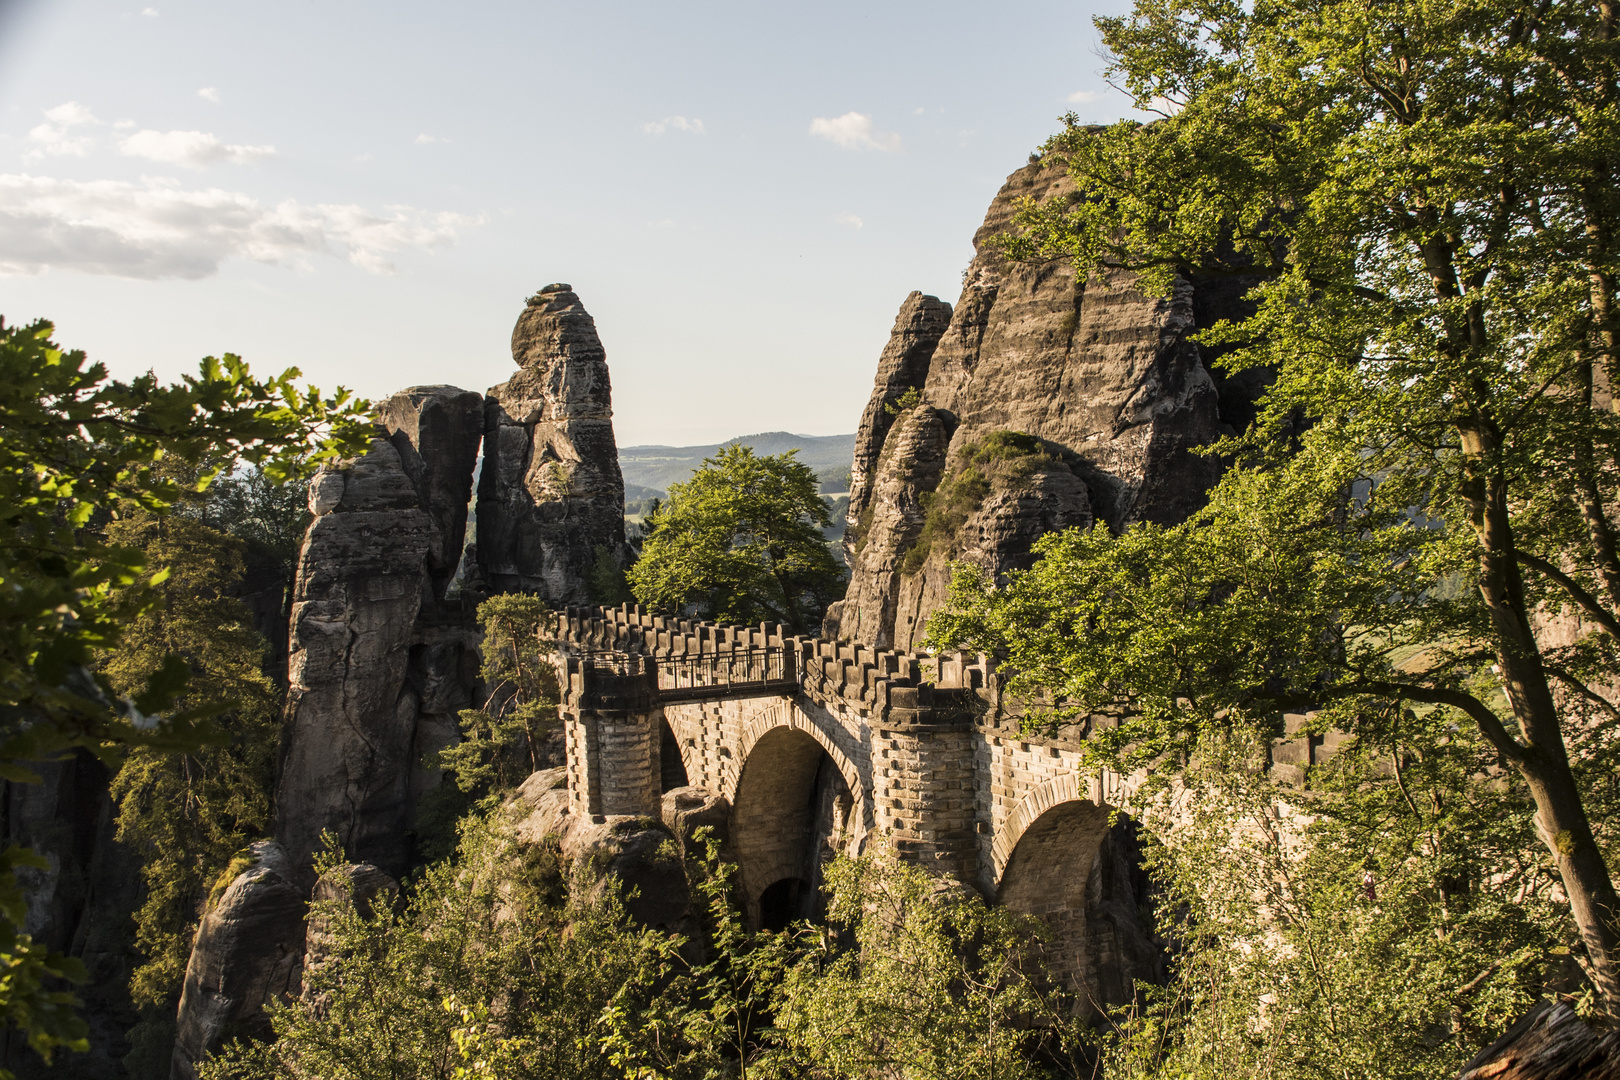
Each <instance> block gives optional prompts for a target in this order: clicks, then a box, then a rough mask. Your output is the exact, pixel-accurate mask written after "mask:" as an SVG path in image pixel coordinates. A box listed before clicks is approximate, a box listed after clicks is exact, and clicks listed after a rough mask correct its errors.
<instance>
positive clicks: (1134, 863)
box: [992, 774, 1167, 1014]
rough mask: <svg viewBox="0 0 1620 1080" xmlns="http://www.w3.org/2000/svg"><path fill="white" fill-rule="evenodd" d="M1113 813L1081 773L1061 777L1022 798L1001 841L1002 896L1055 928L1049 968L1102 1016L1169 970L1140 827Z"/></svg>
mask: <svg viewBox="0 0 1620 1080" xmlns="http://www.w3.org/2000/svg"><path fill="white" fill-rule="evenodd" d="M1113 815H1114V811H1113V810H1112V808H1110V807H1108V806H1106V805H1100V804H1099V803H1098V802H1094V801H1092V800H1091V799H1089V798H1086V797H1085V794H1084V792H1083V791H1082V781H1081V780H1080V778H1079V777H1077V776H1076V775H1074V774H1070V775H1067V776H1061V777H1055V778H1053V779H1051V780H1048V781H1045V782H1044V783H1042V784H1040V785H1038V786H1037V787H1036V788H1035V789H1034V790H1033V791H1031V792H1030V793H1029V794H1028V795H1026V796H1025V798H1024V799H1022V800H1021V801H1020V802H1019V804H1018V805H1017V806H1016V807H1015V808H1014V811H1013V813H1012V814H1011V815H1010V816H1009V817H1008V819H1007V822H1006V825H1005V827H1004V830H1003V831H1002V833H1001V834H1000V835H998V836H997V838H996V843H995V844H994V845H993V847H992V857H993V861H994V862H995V871H996V882H995V886H996V888H995V897H996V901H997V902H998V903H1000V904H1002V905H1004V906H1005V907H1007V908H1009V909H1010V910H1013V911H1017V912H1020V913H1022V914H1026V915H1034V916H1036V917H1037V918H1039V919H1041V920H1042V921H1043V922H1044V923H1045V924H1046V926H1047V928H1048V929H1049V930H1050V931H1051V938H1050V940H1049V941H1048V942H1047V943H1046V945H1045V946H1044V948H1043V952H1044V954H1045V955H1044V957H1043V963H1044V967H1045V968H1046V970H1047V971H1048V972H1050V973H1051V975H1052V976H1053V977H1054V978H1055V979H1056V980H1057V981H1058V983H1059V984H1060V985H1062V986H1063V987H1064V988H1065V989H1066V990H1068V991H1070V992H1072V993H1074V994H1075V995H1076V998H1077V1000H1078V1005H1079V1007H1080V1008H1081V1010H1082V1011H1084V1012H1087V1013H1093V1014H1100V1013H1102V1012H1103V1010H1105V1009H1106V1008H1107V1007H1109V1006H1116V1005H1122V1004H1125V1003H1127V1002H1129V1001H1130V1000H1131V999H1132V997H1133V996H1134V994H1135V983H1136V982H1137V981H1138V980H1141V981H1145V982H1162V981H1163V980H1164V978H1165V975H1166V970H1167V969H1166V964H1167V957H1166V954H1165V952H1164V949H1163V947H1162V944H1161V943H1160V942H1159V941H1158V940H1157V939H1156V938H1155V936H1154V932H1153V918H1152V911H1151V895H1150V890H1149V882H1148V880H1147V877H1146V875H1145V873H1144V872H1143V871H1142V869H1141V851H1140V847H1139V845H1138V843H1137V839H1136V826H1135V823H1134V822H1132V821H1131V820H1130V819H1128V818H1123V817H1122V818H1120V819H1119V820H1112V818H1113Z"/></svg>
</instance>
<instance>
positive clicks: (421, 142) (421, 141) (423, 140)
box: [416, 131, 450, 146]
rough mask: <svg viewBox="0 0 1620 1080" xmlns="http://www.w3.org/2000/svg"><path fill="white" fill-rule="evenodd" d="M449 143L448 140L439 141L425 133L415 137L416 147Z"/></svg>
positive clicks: (434, 136)
mask: <svg viewBox="0 0 1620 1080" xmlns="http://www.w3.org/2000/svg"><path fill="white" fill-rule="evenodd" d="M449 141H450V140H449V139H441V138H439V137H438V136H437V135H429V134H428V133H427V132H425V131H424V132H422V134H420V135H418V136H417V137H416V145H417V146H427V145H428V144H429V143H436V142H449Z"/></svg>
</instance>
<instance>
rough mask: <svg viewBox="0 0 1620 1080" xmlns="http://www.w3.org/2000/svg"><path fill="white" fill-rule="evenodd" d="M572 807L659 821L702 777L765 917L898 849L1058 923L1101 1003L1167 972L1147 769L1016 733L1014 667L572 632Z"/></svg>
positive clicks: (595, 628) (576, 612) (649, 624)
mask: <svg viewBox="0 0 1620 1080" xmlns="http://www.w3.org/2000/svg"><path fill="white" fill-rule="evenodd" d="M558 665H559V674H560V676H561V682H562V686H563V703H562V706H561V713H562V716H563V720H564V724H565V729H566V746H567V770H568V771H567V775H568V793H569V808H570V812H571V813H576V814H581V815H588V816H590V817H592V818H595V819H598V820H603V819H606V818H608V817H612V816H616V815H636V816H647V817H653V818H657V817H659V816H660V815H661V810H662V806H663V802H664V798H665V796H666V794H669V793H671V792H674V793H676V797H678V796H679V795H680V794H682V793H684V792H685V791H686V790H687V789H689V788H700V789H703V790H704V791H705V792H707V793H708V794H710V795H713V796H718V797H719V798H721V799H724V800H725V801H726V803H727V804H728V805H729V808H730V811H729V812H730V829H729V848H730V853H729V857H730V858H731V859H732V860H734V861H735V862H736V863H737V865H738V867H739V871H740V875H739V876H740V879H741V881H740V887H741V892H742V900H743V903H744V905H745V909H746V911H747V914H748V916H749V918H750V919H751V920H752V921H753V922H755V923H756V924H759V925H765V926H770V927H779V926H782V925H785V924H786V923H787V922H788V921H790V920H792V919H794V918H801V917H809V916H814V915H815V914H816V905H817V902H818V897H819V885H820V883H821V869H822V867H823V865H824V864H825V863H826V861H828V860H829V859H831V858H832V857H833V855H834V854H836V853H839V852H842V853H846V854H850V855H855V854H859V853H860V852H862V851H864V850H867V849H868V848H869V847H871V846H872V845H874V844H876V843H885V844H888V845H890V846H892V848H893V849H894V850H895V851H897V852H898V854H899V856H900V857H901V858H903V859H905V860H908V861H910V862H912V863H915V864H918V865H920V866H923V867H925V868H927V869H929V870H930V871H932V872H934V873H937V874H940V875H944V876H948V877H951V878H954V879H956V880H958V881H961V882H963V883H966V884H968V885H970V886H972V887H974V888H976V889H977V890H978V891H979V892H980V893H981V894H982V895H984V896H985V897H987V898H989V899H992V900H994V901H996V902H999V903H1002V904H1005V905H1007V906H1008V907H1010V908H1013V909H1015V910H1018V911H1022V912H1026V913H1029V914H1034V915H1038V916H1040V917H1041V918H1042V919H1043V920H1044V921H1045V922H1046V923H1047V925H1048V926H1049V927H1050V929H1051V930H1052V938H1053V940H1052V942H1051V944H1050V946H1049V956H1048V960H1049V962H1050V966H1051V967H1052V969H1053V970H1054V971H1055V972H1057V973H1058V974H1059V975H1060V976H1061V977H1063V978H1064V979H1065V980H1066V981H1068V982H1069V983H1070V985H1071V988H1072V989H1073V990H1075V991H1076V992H1077V993H1079V994H1080V995H1081V997H1082V998H1083V999H1089V1000H1090V1001H1092V1002H1095V1003H1098V1004H1100V1003H1104V1002H1107V1003H1118V1002H1121V1001H1124V1000H1126V999H1128V997H1129V995H1130V992H1131V987H1132V985H1133V980H1135V979H1156V978H1159V977H1161V976H1162V974H1163V963H1164V959H1163V955H1162V951H1161V950H1160V948H1159V947H1158V945H1157V944H1156V943H1155V942H1154V940H1153V938H1152V934H1151V915H1150V913H1149V912H1148V910H1147V890H1146V882H1145V881H1144V879H1143V875H1142V873H1141V871H1140V868H1139V864H1138V851H1137V846H1136V841H1135V836H1134V830H1133V828H1132V826H1131V824H1130V823H1129V822H1120V823H1119V824H1113V825H1111V824H1110V815H1111V813H1112V811H1113V808H1114V804H1115V803H1116V802H1117V801H1118V800H1119V798H1120V797H1121V796H1122V795H1123V794H1124V793H1125V792H1126V790H1128V788H1127V783H1128V782H1127V780H1126V779H1125V778H1122V777H1120V776H1118V775H1116V774H1113V773H1110V772H1108V771H1106V770H1094V771H1090V772H1082V771H1081V769H1080V767H1079V760H1080V743H1079V742H1078V739H1079V738H1083V737H1084V734H1085V732H1084V731H1080V732H1077V733H1076V735H1075V738H1074V739H1068V738H1034V737H1031V736H1028V735H1022V734H1020V733H1019V732H1018V729H1017V726H1016V721H1012V722H1008V721H1007V720H1006V719H1005V718H1004V716H1003V712H1002V710H1001V708H1000V702H999V693H998V690H997V687H996V681H995V677H994V673H993V672H991V671H987V670H986V666H985V665H984V664H983V663H981V662H979V661H978V660H977V659H976V658H969V657H966V656H963V655H957V656H945V657H938V658H935V657H921V656H916V655H910V654H905V653H897V652H891V651H887V650H874V649H870V648H867V647H864V646H860V645H848V644H839V643H836V642H831V641H826V640H822V639H819V638H812V637H794V636H789V635H786V634H784V633H783V631H782V629H781V627H779V626H773V625H770V624H765V625H761V626H757V627H743V626H722V625H716V624H713V623H706V622H696V621H691V620H684V619H676V618H669V617H665V616H656V615H651V614H648V613H646V612H644V611H642V610H641V609H639V608H637V607H633V606H629V605H626V606H623V607H619V608H570V609H567V610H566V611H565V612H564V613H563V614H562V616H561V618H560V620H559V625H558Z"/></svg>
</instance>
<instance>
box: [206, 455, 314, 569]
mask: <svg viewBox="0 0 1620 1080" xmlns="http://www.w3.org/2000/svg"><path fill="white" fill-rule="evenodd" d="M204 520H205V521H206V522H207V524H209V525H212V526H214V528H216V529H219V530H220V531H221V532H224V533H228V534H230V535H231V536H234V537H237V538H238V539H240V540H243V541H246V542H247V544H248V545H249V546H250V548H256V549H257V550H259V551H261V552H263V553H264V554H265V555H268V556H269V557H270V558H271V559H272V560H274V562H275V564H276V565H277V566H279V567H281V569H282V572H283V573H284V574H285V575H286V576H287V577H288V578H289V580H290V579H291V577H292V574H293V570H294V568H295V567H296V564H297V562H298V551H299V548H300V547H301V546H302V544H303V542H304V530H305V529H307V528H308V527H309V523H310V520H311V517H310V513H309V493H308V491H307V490H306V489H305V487H304V485H302V484H285V483H277V482H276V481H274V480H272V479H271V478H270V477H269V476H268V475H267V474H266V473H265V471H264V470H263V469H261V468H257V467H252V466H250V467H248V468H245V469H241V470H238V471H237V472H235V473H233V474H231V475H229V476H221V477H220V478H219V479H217V480H215V481H214V483H213V485H212V486H211V487H210V488H209V491H208V500H207V502H206V504H205V516H204Z"/></svg>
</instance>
